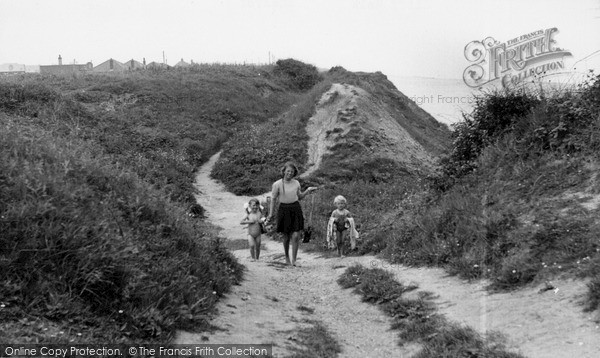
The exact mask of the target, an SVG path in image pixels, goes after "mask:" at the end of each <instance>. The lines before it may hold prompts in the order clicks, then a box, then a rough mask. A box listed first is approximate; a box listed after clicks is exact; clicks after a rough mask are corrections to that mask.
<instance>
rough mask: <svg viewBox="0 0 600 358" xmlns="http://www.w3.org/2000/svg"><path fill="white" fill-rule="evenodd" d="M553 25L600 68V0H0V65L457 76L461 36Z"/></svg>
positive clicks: (506, 34)
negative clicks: (185, 65) (304, 68)
mask: <svg viewBox="0 0 600 358" xmlns="http://www.w3.org/2000/svg"><path fill="white" fill-rule="evenodd" d="M553 27H556V28H557V29H558V30H559V32H558V33H557V34H556V35H555V37H554V39H555V40H556V41H557V43H558V45H559V46H560V47H562V48H564V49H567V50H569V51H570V52H571V53H572V55H573V56H572V57H570V58H568V59H565V64H566V65H567V66H568V67H569V68H573V66H575V67H576V69H577V70H578V71H579V70H587V69H588V68H595V69H596V73H599V72H600V51H599V50H600V0H520V1H517V0H505V1H490V0H455V1H446V0H414V1H413V0H378V1H375V0H321V1H316V0H204V1H201V0H177V1H167V0H95V1H89V0H0V64H3V63H19V64H26V65H51V64H58V55H59V54H60V55H61V56H62V59H63V63H80V64H83V63H87V62H92V63H93V64H94V65H98V64H100V63H102V62H104V61H106V60H108V59H109V58H113V59H116V60H118V61H121V62H125V61H127V60H130V59H135V60H138V61H142V59H144V58H145V59H146V61H147V62H148V63H149V62H152V61H157V62H163V53H164V57H165V58H166V62H167V63H168V64H170V65H174V64H175V63H177V62H178V61H179V60H181V59H183V60H185V61H186V62H190V61H191V60H193V61H194V62H200V63H214V62H220V63H269V62H270V61H271V62H273V61H276V60H277V59H285V58H295V59H298V60H301V61H303V62H306V63H310V64H313V65H315V66H317V67H318V68H322V69H328V68H330V67H332V66H343V67H344V68H346V69H348V70H350V71H365V72H375V71H381V72H383V73H384V74H386V75H387V76H388V77H389V78H394V79H397V78H400V77H415V76H417V77H426V78H442V79H455V80H460V81H462V76H463V72H464V70H465V68H466V67H467V66H469V65H470V63H469V62H468V61H467V60H466V58H465V54H464V51H465V46H466V45H467V44H468V43H469V42H471V41H474V40H480V41H481V40H483V39H484V38H487V37H490V36H491V37H493V38H494V39H496V40H497V41H500V42H505V41H508V40H509V39H512V38H515V37H518V36H520V35H523V34H527V33H531V32H533V31H537V30H540V29H548V28H553ZM596 51H599V52H596ZM594 52H596V53H595V54H594ZM588 56H589V57H588ZM586 57H587V58H586ZM394 82H395V83H397V80H396V81H394ZM397 87H398V86H397ZM416 95H418V93H417V94H416Z"/></svg>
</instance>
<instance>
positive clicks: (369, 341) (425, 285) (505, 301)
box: [176, 85, 600, 358]
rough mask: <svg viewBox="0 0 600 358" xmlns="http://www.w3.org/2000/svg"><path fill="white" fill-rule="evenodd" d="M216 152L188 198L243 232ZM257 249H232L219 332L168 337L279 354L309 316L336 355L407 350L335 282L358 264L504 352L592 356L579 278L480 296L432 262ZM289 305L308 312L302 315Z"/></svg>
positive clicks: (595, 328) (272, 244) (266, 242)
mask: <svg viewBox="0 0 600 358" xmlns="http://www.w3.org/2000/svg"><path fill="white" fill-rule="evenodd" d="M337 86H340V85H337ZM332 89H336V90H338V91H341V90H343V88H341V87H333V88H332ZM346 90H348V88H347V87H346ZM346 90H344V91H345V93H352V94H354V95H355V93H360V92H358V91H355V92H352V91H351V89H349V90H348V91H346ZM328 93H331V91H330V92H328ZM326 95H327V94H326ZM356 100H357V99H355V101H356ZM338 101H339V100H338ZM327 102H328V101H327V100H326V98H325V97H324V99H322V101H321V104H320V106H321V107H327V106H328V105H331V106H336V105H335V102H334V103H332V104H327ZM338 103H341V106H343V107H347V106H348V105H350V106H353V105H354V104H353V103H350V102H344V101H343V99H342V101H340V102H338ZM339 108H340V107H337V106H336V107H334V108H321V109H322V111H323V112H322V113H321V117H320V119H319V120H320V121H321V122H322V123H324V122H323V121H325V122H326V121H327V120H328V119H327V118H330V120H331V118H332V114H334V113H338V112H337V111H338V109H339ZM325 113H329V115H325ZM317 115H319V112H317ZM313 122H314V120H313ZM330 125H332V124H330ZM309 131H310V135H311V142H310V143H309V146H310V147H311V148H312V149H311V153H312V154H311V157H310V158H311V161H312V164H313V168H311V169H313V170H314V169H315V168H316V167H317V166H318V163H319V156H320V155H322V153H324V152H325V151H326V146H320V147H318V148H317V147H316V145H317V143H321V142H324V141H325V134H324V133H325V132H324V131H323V129H322V128H321V129H319V126H315V127H310V121H309ZM217 158H218V155H215V156H214V157H212V158H211V160H210V161H209V162H208V163H207V164H206V165H204V166H203V167H202V169H201V170H200V171H199V172H198V176H197V178H196V185H197V186H198V188H199V190H200V191H201V194H200V195H199V196H198V197H197V200H198V202H199V203H201V204H202V206H204V207H205V208H206V210H207V215H208V220H210V221H211V222H212V223H214V224H215V225H217V226H219V227H221V228H222V231H221V235H222V236H223V237H227V238H228V239H231V240H237V239H245V231H244V230H243V228H242V226H241V225H239V221H240V220H241V218H242V216H243V204H244V203H245V202H247V201H248V199H249V198H248V197H241V196H235V195H233V194H231V193H228V192H227V191H226V190H225V189H224V187H223V186H222V185H221V184H219V183H216V182H215V181H213V180H212V179H210V177H209V173H210V171H211V168H212V166H213V165H214V163H215V162H216V160H217ZM259 198H260V199H262V197H259ZM263 247H264V249H263V252H262V253H261V259H260V261H258V262H253V261H251V260H250V254H249V252H248V250H247V249H246V250H236V251H233V253H234V255H235V256H236V257H237V258H238V259H239V260H240V261H241V262H242V263H243V264H244V265H246V268H247V272H246V278H245V280H244V282H243V283H242V284H241V285H240V286H235V287H233V290H232V292H231V293H230V294H229V295H228V296H227V297H226V298H225V299H224V300H222V301H221V302H220V303H219V305H218V311H219V314H218V315H217V316H216V317H215V318H214V320H213V322H212V323H213V324H214V325H216V326H218V327H220V328H222V330H217V331H216V332H213V333H202V334H191V333H188V332H180V334H179V335H178V337H177V339H176V343H189V344H191V343H215V344H217V343H218V344H226V343H237V344H241V343H250V344H265V343H267V344H269V343H272V344H273V345H274V355H275V356H276V357H281V356H285V355H287V354H289V353H290V352H291V349H292V348H293V347H294V346H296V345H297V341H296V335H295V332H296V331H297V330H298V329H299V328H301V327H303V326H305V325H306V323H305V320H306V319H315V320H319V321H321V322H322V323H323V324H324V325H325V326H326V327H327V329H328V330H329V331H330V332H331V333H332V334H333V336H334V337H335V338H336V339H337V340H338V342H339V343H340V345H341V346H342V347H343V352H342V353H341V355H340V356H341V357H409V356H410V355H411V353H414V351H415V349H417V348H416V347H414V346H412V347H400V346H398V344H397V342H398V339H397V334H396V333H395V332H392V331H390V330H389V327H390V320H389V319H388V318H387V317H385V316H384V315H383V314H382V313H381V312H380V311H379V310H378V309H377V308H376V307H374V306H372V305H370V304H366V303H362V302H360V299H359V297H358V295H356V294H353V293H352V292H351V291H350V290H343V289H341V288H340V286H339V285H338V284H337V283H336V279H337V277H338V276H339V275H340V274H341V273H342V272H343V271H344V270H345V268H347V267H348V266H351V265H353V264H354V263H360V264H362V265H365V266H367V267H379V268H383V269H386V270H388V271H390V272H393V273H394V275H395V276H396V279H397V280H398V281H400V282H402V283H405V284H409V283H413V284H416V285H418V286H419V290H423V291H430V292H432V293H434V294H435V295H436V297H437V298H436V299H435V301H436V303H437V305H438V308H439V311H440V312H441V313H442V314H444V315H445V316H446V317H447V318H448V319H450V320H452V321H455V322H459V323H462V324H466V325H469V326H471V327H473V328H474V329H477V330H478V331H479V332H481V333H484V334H485V333H492V332H500V333H501V334H503V335H504V336H505V338H506V342H507V346H508V347H509V348H510V349H511V350H513V351H516V352H520V353H522V354H524V355H525V356H527V357H532V358H546V357H548V358H550V357H553V358H554V357H559V358H560V357H565V358H566V357H569V358H570V357H578V358H580V357H585V358H595V357H600V327H599V325H600V324H599V323H598V318H599V317H598V315H597V314H592V313H584V312H583V308H582V302H583V300H584V295H585V293H586V284H585V282H582V281H577V280H570V279H564V280H558V279H557V280H554V281H552V284H553V286H554V287H555V289H554V290H547V291H543V292H540V288H541V286H530V287H527V288H524V289H521V290H518V291H514V292H510V293H497V294H490V293H489V292H487V291H486V290H485V289H484V287H485V282H475V283H470V282H466V281H463V280H460V279H458V278H456V277H449V276H448V275H447V274H446V273H445V272H444V271H443V270H440V269H431V268H409V267H404V266H401V265H391V264H389V263H386V262H385V261H382V260H379V259H377V258H375V257H372V256H362V257H347V258H343V259H339V258H325V257H323V256H319V255H316V254H309V253H303V252H300V253H299V255H298V261H297V263H298V264H299V265H300V267H295V268H292V267H289V266H285V265H283V263H284V262H285V260H284V258H283V247H282V244H281V243H279V242H276V241H273V240H271V239H270V238H268V237H264V238H263ZM299 307H306V308H310V309H314V312H313V313H312V314H311V313H307V312H306V310H299Z"/></svg>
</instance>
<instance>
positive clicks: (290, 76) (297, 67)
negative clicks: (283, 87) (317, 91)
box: [273, 58, 321, 91]
mask: <svg viewBox="0 0 600 358" xmlns="http://www.w3.org/2000/svg"><path fill="white" fill-rule="evenodd" d="M273 73H275V75H277V76H280V77H282V78H284V79H285V80H286V81H287V82H289V83H290V84H291V87H292V88H293V89H297V90H300V91H306V90H309V89H311V88H312V87H313V86H314V85H316V84H317V83H318V82H319V81H320V80H321V77H320V76H319V71H317V68H316V67H315V66H313V65H309V64H306V63H303V62H300V61H298V60H294V59H292V58H288V59H285V60H278V61H277V62H276V66H275V69H274V70H273Z"/></svg>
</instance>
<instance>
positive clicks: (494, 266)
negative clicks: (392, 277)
mask: <svg viewBox="0 0 600 358" xmlns="http://www.w3.org/2000/svg"><path fill="white" fill-rule="evenodd" d="M598 113H600V81H599V78H598V77H592V78H590V81H589V82H588V83H587V84H585V85H582V86H581V87H580V88H578V89H577V90H570V91H561V92H558V93H554V94H552V95H549V94H547V93H543V92H531V91H529V92H528V91H507V92H496V93H489V94H487V95H484V96H482V97H481V98H478V99H477V101H476V105H475V110H474V112H473V113H472V114H471V115H470V116H469V117H467V120H466V121H465V122H461V123H459V124H458V125H457V126H456V128H455V132H454V136H455V138H454V145H453V148H452V151H451V153H450V154H449V155H448V156H447V157H446V158H445V160H444V161H443V162H442V171H441V174H440V175H438V176H437V177H434V178H433V180H432V191H431V192H430V193H429V195H422V196H421V197H415V198H413V199H414V200H413V203H412V204H411V203H408V202H404V203H403V204H402V205H403V206H404V207H406V208H407V209H408V210H406V213H407V215H405V216H404V217H403V218H402V219H401V220H399V222H398V223H397V224H396V225H395V227H394V230H393V233H392V234H391V235H390V236H389V239H388V241H387V243H388V245H387V247H386V250H385V253H386V256H387V257H388V258H390V259H391V260H392V261H393V262H400V263H404V264H408V265H436V266H443V267H445V268H446V269H447V270H448V271H449V272H451V273H454V274H458V275H460V276H462V277H465V278H487V279H489V280H490V281H491V282H492V288H495V289H512V288H515V287H519V286H521V285H524V284H528V283H535V282H543V280H548V279H552V278H553V277H557V276H563V275H570V276H573V275H578V276H582V277H586V278H587V279H589V282H590V283H589V285H588V286H589V296H588V309H591V310H593V309H596V308H598V302H599V297H600V291H599V290H598V287H599V284H598V283H599V282H600V281H599V280H600V269H599V267H600V241H598V235H599V233H600V231H599V230H600V226H599V224H600V222H599V221H598V219H597V217H598V205H597V204H596V203H597V201H596V200H597V198H598V195H599V193H600V191H599V188H600V186H599V182H598V178H597V174H596V173H597V168H598V167H599V164H600V162H599V161H598V156H597V153H598V149H599V148H600V141H599V138H600V131H599V130H600V122H599V118H598Z"/></svg>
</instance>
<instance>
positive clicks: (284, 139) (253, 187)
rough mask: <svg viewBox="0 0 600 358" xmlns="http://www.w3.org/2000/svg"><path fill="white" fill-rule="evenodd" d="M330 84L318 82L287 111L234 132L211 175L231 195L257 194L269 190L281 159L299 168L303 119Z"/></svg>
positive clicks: (302, 156)
mask: <svg viewBox="0 0 600 358" xmlns="http://www.w3.org/2000/svg"><path fill="white" fill-rule="evenodd" d="M330 86H331V83H330V82H327V81H324V82H321V83H319V84H318V85H316V86H315V87H314V88H313V89H311V90H310V91H309V92H307V93H305V94H301V95H298V96H297V100H296V104H294V105H293V106H292V108H290V109H289V110H288V111H287V112H285V113H283V114H281V115H280V116H278V117H276V118H272V119H270V120H268V121H265V122H263V123H260V124H256V125H249V126H247V127H244V128H243V129H241V130H240V131H238V132H237V133H236V134H234V135H233V137H232V139H231V140H230V141H228V142H227V143H225V144H224V145H223V148H222V154H221V157H220V158H219V160H218V161H217V163H216V164H215V167H214V169H213V172H212V176H213V177H214V178H215V179H218V180H219V181H221V182H223V184H225V186H226V187H227V189H228V190H229V191H231V192H232V193H234V194H237V195H257V194H262V193H265V192H267V191H269V190H270V189H271V184H273V182H274V181H275V180H277V179H279V178H280V177H281V171H280V169H281V167H282V166H283V164H284V163H285V162H287V161H293V162H295V163H296V165H298V166H299V170H303V168H304V167H305V165H306V160H307V159H308V148H307V141H308V134H307V133H306V122H307V121H308V119H309V118H310V117H311V116H312V115H313V114H314V111H315V104H316V103H317V102H318V100H319V98H320V97H321V95H322V94H323V93H324V92H325V91H327V90H328V89H329V87H330Z"/></svg>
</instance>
